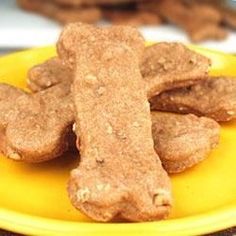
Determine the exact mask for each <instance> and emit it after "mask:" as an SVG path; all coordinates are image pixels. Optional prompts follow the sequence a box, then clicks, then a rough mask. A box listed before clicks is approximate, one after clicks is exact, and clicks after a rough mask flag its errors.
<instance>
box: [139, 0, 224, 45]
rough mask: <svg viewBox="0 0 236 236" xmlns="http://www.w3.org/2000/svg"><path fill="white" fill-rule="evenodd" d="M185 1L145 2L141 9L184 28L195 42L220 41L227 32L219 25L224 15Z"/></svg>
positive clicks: (210, 7) (207, 5) (204, 6)
mask: <svg viewBox="0 0 236 236" xmlns="http://www.w3.org/2000/svg"><path fill="white" fill-rule="evenodd" d="M186 2H187V1H183V0H159V1H151V2H149V3H146V2H144V4H140V6H139V8H141V9H148V10H152V11H154V12H157V13H158V14H160V15H161V16H162V17H163V18H164V19H166V20H167V21H169V22H171V23H174V24H176V25H177V26H180V27H181V28H183V29H184V30H185V31H186V32H187V33H188V34H189V36H190V38H191V39H192V40H193V41H195V42H198V41H203V40H207V39H215V40H220V39H224V38H225V37H226V36H227V31H226V30H225V29H224V28H223V27H221V26H220V25H219V23H220V21H221V19H222V15H221V14H220V12H219V11H217V10H216V9H215V8H213V7H212V6H210V5H209V4H203V3H201V4H197V3H191V2H189V1H188V4H186Z"/></svg>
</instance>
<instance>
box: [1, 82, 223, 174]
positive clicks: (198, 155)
mask: <svg viewBox="0 0 236 236" xmlns="http://www.w3.org/2000/svg"><path fill="white" fill-rule="evenodd" d="M56 87H58V86H56ZM67 89H68V88H67ZM49 91H51V92H53V94H55V92H54V88H53V87H52V88H51V89H50V90H49ZM0 92H1V93H0V108H1V112H0V127H1V129H0V130H1V131H0V151H1V152H2V153H3V154H4V155H7V156H8V157H10V158H13V159H21V160H23V161H28V162H40V161H46V160H48V159H52V158H56V157H57V156H58V155H59V154H58V153H57V152H55V150H59V146H57V145H60V147H61V149H60V152H61V154H62V153H63V152H66V151H67V150H68V148H69V150H75V148H76V147H75V136H74V133H73V132H72V129H71V128H70V130H68V125H66V124H71V125H72V124H73V123H74V117H73V116H72V115H71V104H73V101H72V97H71V96H69V97H67V96H65V97H64V95H62V97H63V101H61V100H60V99H61V98H60V93H58V94H55V95H56V97H55V99H56V100H58V99H59V101H60V102H62V103H63V104H64V105H63V106H64V108H65V110H64V111H63V112H64V113H63V114H68V117H65V119H63V120H61V124H60V125H61V131H60V132H59V133H58V134H57V137H56V138H55V141H54V144H53V145H52V147H54V148H51V149H47V150H46V148H45V151H44V152H42V153H45V152H47V155H46V156H45V155H43V156H42V154H39V153H38V151H37V150H38V148H39V147H36V148H33V147H32V148H31V149H29V150H27V151H24V155H23V156H22V154H20V153H22V150H23V148H22V147H20V148H18V149H17V152H16V151H13V150H12V149H13V147H12V145H11V143H15V141H14V140H15V136H14V137H11V139H9V142H8V140H6V135H5V134H6V131H5V130H6V127H7V125H8V123H9V121H10V119H12V120H14V119H15V118H14V117H16V116H17V114H18V112H19V111H22V112H24V113H25V110H24V107H21V106H20V108H17V106H16V105H15V102H14V101H17V100H18V98H20V97H22V98H24V100H25V99H27V100H29V99H31V98H29V95H28V94H26V93H24V92H23V91H21V90H19V89H16V88H14V87H12V86H9V85H5V84H0ZM40 94H41V93H38V95H37V96H41V95H40ZM44 97H45V96H44ZM22 98H21V99H22ZM44 99H45V98H44ZM53 99H54V98H53ZM26 104H28V102H27V103H26ZM48 106H54V104H53V103H51V104H50V105H48ZM30 109H31V106H30ZM48 109H49V108H48ZM51 109H53V108H51ZM67 110H68V113H67ZM73 113H74V110H73ZM151 115H152V133H153V140H154V144H155V145H154V147H155V150H156V151H157V153H158V154H159V156H160V159H161V161H162V163H163V164H164V168H165V170H166V171H167V172H169V173H173V172H180V171H183V170H184V169H187V168H189V167H191V166H193V165H195V164H197V163H198V162H200V161H201V160H203V159H205V158H206V156H207V154H208V152H209V150H210V148H213V147H214V146H215V145H216V144H217V140H218V137H219V130H217V125H216V124H215V125H214V121H211V120H210V119H206V118H196V117H195V116H193V115H191V116H188V115H177V116H176V115H175V114H171V113H168V114H165V113H160V112H159V113H157V112H152V113H151ZM13 116H14V117H13ZM29 116H30V115H29ZM13 118H14V119H13ZM50 119H52V120H54V119H55V118H54V116H50V117H48V118H47V120H48V123H52V122H51V121H50ZM204 121H205V122H204ZM35 122H36V124H35V126H36V127H37V126H38V125H41V124H42V121H41V120H39V119H37V120H35ZM37 122H38V124H37ZM65 122H66V123H65ZM176 123H178V125H177V126H176ZM205 124H206V125H205ZM204 125H205V126H204ZM26 126H27V127H28V125H26ZM45 127H46V126H45ZM45 127H42V130H39V131H38V133H42V132H44V131H43V129H44V128H45ZM212 127H213V128H212ZM13 128H14V129H15V132H16V133H17V134H18V133H19V132H25V133H23V134H22V137H21V143H23V144H24V143H29V142H33V143H37V142H38V139H37V136H34V137H31V136H29V135H27V133H28V132H29V131H28V130H27V129H24V131H19V129H20V128H21V127H19V126H17V125H16V128H15V127H13V126H12V129H13ZM28 128H30V127H28ZM208 128H212V130H209V129H208ZM53 129H54V128H53ZM53 129H52V130H48V131H47V133H46V132H45V138H44V139H41V140H40V145H41V147H46V146H47V145H48V139H49V138H48V137H50V136H52V135H51V134H53V132H54V130H53ZM183 130H184V132H183ZM68 132H69V134H68ZM16 137H17V136H16ZM63 137H67V138H66V140H65V141H63V143H65V142H67V144H66V145H62V140H63V139H64V138H63ZM203 139H204V142H200V141H199V140H203ZM12 140H13V141H12ZM55 143H56V145H55ZM68 144H69V145H68ZM7 147H8V148H7ZM175 147H178V148H177V151H176V152H174V148H175ZM180 147H181V148H180ZM173 153H174V155H173ZM177 154H178V155H177ZM176 157H177V158H176ZM169 160H171V162H170V161H169ZM167 163H168V165H167Z"/></svg>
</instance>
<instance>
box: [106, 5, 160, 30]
mask: <svg viewBox="0 0 236 236" xmlns="http://www.w3.org/2000/svg"><path fill="white" fill-rule="evenodd" d="M103 15H104V18H106V19H107V20H109V21H111V22H112V23H113V24H119V25H132V26H142V25H160V24H161V23H162V19H161V17H160V16H158V14H157V13H153V12H150V11H142V10H140V11H132V10H130V11H127V10H125V11H124V10H123V11H122V10H113V11H112V10H110V9H109V10H107V11H103Z"/></svg>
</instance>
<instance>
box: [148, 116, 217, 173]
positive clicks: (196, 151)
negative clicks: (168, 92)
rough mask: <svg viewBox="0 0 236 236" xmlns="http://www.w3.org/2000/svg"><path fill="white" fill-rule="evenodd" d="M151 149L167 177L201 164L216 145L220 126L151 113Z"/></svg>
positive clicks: (188, 117) (192, 119)
mask: <svg viewBox="0 0 236 236" xmlns="http://www.w3.org/2000/svg"><path fill="white" fill-rule="evenodd" d="M152 135H153V140H154V147H155V150H156V152H157V154H158V155H159V156H160V159H161V162H162V165H163V167H164V168H165V170H166V171H168V172H169V173H178V172H182V171H184V170H186V169H188V168H190V167H192V166H194V165H196V164H198V163H199V162H201V161H203V160H204V159H205V158H206V157H207V156H208V155H209V153H210V151H211V150H212V149H214V148H215V147H216V146H217V144H218V143H219V138H220V126H219V125H218V123H217V122H215V121H214V120H212V119H210V118H205V117H201V118H199V117H197V116H195V115H179V114H173V113H164V112H152Z"/></svg>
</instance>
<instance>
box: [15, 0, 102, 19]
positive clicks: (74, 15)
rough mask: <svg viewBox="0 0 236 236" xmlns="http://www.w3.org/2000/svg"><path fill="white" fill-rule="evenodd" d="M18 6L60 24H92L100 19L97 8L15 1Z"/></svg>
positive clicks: (47, 1) (39, 0)
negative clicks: (77, 22) (78, 22)
mask: <svg viewBox="0 0 236 236" xmlns="http://www.w3.org/2000/svg"><path fill="white" fill-rule="evenodd" d="M17 1H18V4H19V5H20V6H21V7H22V8H23V9H25V10H28V11H34V12H37V13H40V14H43V15H45V16H47V17H49V18H52V19H55V20H57V21H59V22H61V23H62V24H67V23H70V22H76V21H81V22H87V23H94V22H97V21H98V20H100V19H101V17H102V14H101V11H100V9H99V8H97V7H95V6H91V7H83V8H80V7H77V8H73V7H65V6H60V5H58V4H55V3H53V2H52V1H50V0H17Z"/></svg>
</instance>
